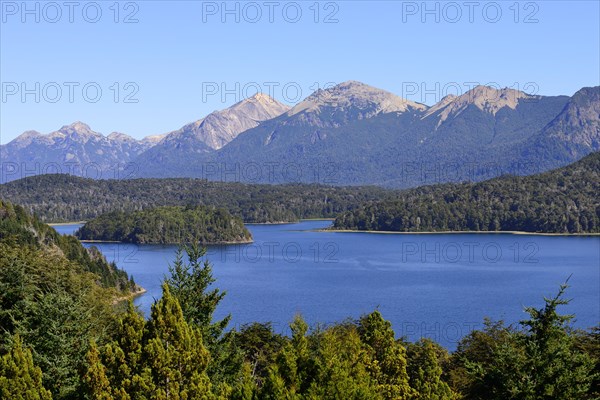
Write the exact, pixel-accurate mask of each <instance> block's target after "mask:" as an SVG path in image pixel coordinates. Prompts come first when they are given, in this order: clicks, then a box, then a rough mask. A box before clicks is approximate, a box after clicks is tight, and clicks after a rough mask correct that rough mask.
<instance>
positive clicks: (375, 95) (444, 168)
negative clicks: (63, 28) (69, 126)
mask: <svg viewBox="0 0 600 400" xmlns="http://www.w3.org/2000/svg"><path fill="white" fill-rule="evenodd" d="M568 101H569V97H567V96H550V97H546V96H533V95H528V94H526V93H523V92H519V91H516V90H512V89H502V90H497V89H494V88H490V87H483V86H478V87H476V88H474V89H472V90H470V91H469V92H467V93H465V94H463V95H461V96H448V97H445V98H444V99H442V100H441V101H440V102H439V103H438V104H436V105H434V106H433V107H430V108H428V107H426V106H424V105H422V104H418V103H414V102H411V101H408V100H405V99H401V98H399V97H396V96H394V95H392V94H390V93H388V92H385V91H383V90H380V89H375V88H372V87H369V86H367V85H364V84H362V83H358V82H346V83H343V84H340V85H338V86H335V87H333V88H331V89H326V90H320V91H318V92H316V93H314V94H313V95H311V96H309V97H308V98H307V99H306V100H304V101H303V102H301V103H299V104H298V105H296V106H295V107H293V108H292V109H291V110H290V111H288V112H287V113H285V114H282V115H281V116H279V117H277V118H274V119H272V120H269V121H266V122H264V123H263V124H261V125H260V126H258V127H256V128H253V129H250V130H248V131H246V132H244V133H243V134H241V135H239V136H238V137H237V138H236V139H234V140H232V141H231V143H229V144H228V145H227V146H225V147H223V148H222V149H220V150H219V151H216V152H212V153H210V154H208V153H205V154H202V155H198V156H196V157H192V158H188V160H187V161H188V162H187V164H186V165H185V166H184V167H183V168H177V169H173V168H170V165H169V164H168V163H165V164H162V172H161V175H160V176H180V175H183V176H203V175H202V173H203V172H204V171H202V170H201V168H202V166H204V165H211V166H213V167H214V166H219V168H222V171H221V174H220V175H219V174H215V176H218V177H220V178H222V179H238V180H242V181H252V182H263V183H280V182H290V181H291V182H306V183H312V182H318V183H327V184H340V185H342V184H351V185H364V184H375V185H382V186H390V187H411V186H417V185H421V184H430V183H437V182H445V181H462V180H482V179H487V178H491V177H494V176H498V175H501V174H504V173H517V174H528V173H534V172H538V171H539V170H538V169H536V168H537V167H536V165H530V164H526V165H525V167H523V166H522V165H523V164H524V163H523V160H522V159H521V157H519V149H520V148H521V147H520V146H521V145H523V144H524V143H527V141H528V140H529V139H530V138H532V137H534V136H535V135H536V134H539V133H540V132H541V131H542V129H544V127H545V126H546V125H547V124H548V123H549V122H550V121H552V120H553V119H554V118H555V117H556V116H557V115H558V114H559V113H560V112H561V110H562V109H563V108H564V107H565V105H566V103H567V102H568ZM588 152H589V151H588ZM585 154H587V153H585V152H582V153H581V156H583V155H585ZM249 166H251V167H252V168H250V167H249ZM553 166H556V165H552V166H550V167H553ZM244 169H247V170H250V169H251V170H252V171H251V172H252V174H250V173H246V174H245V173H244ZM148 176H150V175H148ZM205 177H206V178H209V179H210V178H211V177H210V176H205Z"/></svg>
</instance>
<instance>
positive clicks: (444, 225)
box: [334, 152, 600, 233]
mask: <svg viewBox="0 0 600 400" xmlns="http://www.w3.org/2000/svg"><path fill="white" fill-rule="evenodd" d="M334 229H351V230H372V231H397V232H427V231H524V232H551V233H584V232H592V233H598V232H600V153H599V152H597V153H594V154H591V155H589V156H587V157H585V158H584V159H582V160H580V161H578V162H576V163H574V164H571V165H569V166H567V167H564V168H559V169H556V170H553V171H549V172H546V173H543V174H538V175H532V176H529V177H515V176H505V177H500V178H495V179H491V180H489V181H485V182H481V183H477V184H445V185H434V186H428V187H422V188H418V189H413V190H408V191H405V192H401V193H400V195H399V196H398V198H397V199H396V200H393V201H380V202H368V203H366V204H364V205H363V206H362V207H360V208H357V209H355V210H352V211H348V212H345V213H342V214H341V215H340V216H338V217H337V218H336V220H335V223H334Z"/></svg>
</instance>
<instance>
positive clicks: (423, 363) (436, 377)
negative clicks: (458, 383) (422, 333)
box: [407, 339, 457, 400]
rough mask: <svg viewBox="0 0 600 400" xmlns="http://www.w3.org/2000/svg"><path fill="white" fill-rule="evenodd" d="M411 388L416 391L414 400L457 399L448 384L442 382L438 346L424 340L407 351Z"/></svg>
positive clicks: (412, 345)
mask: <svg viewBox="0 0 600 400" xmlns="http://www.w3.org/2000/svg"><path fill="white" fill-rule="evenodd" d="M407 357H408V367H407V371H408V374H409V379H410V386H411V387H412V388H413V389H414V390H415V391H416V395H415V397H413V399H414V400H452V399H455V398H457V397H456V394H454V393H452V391H451V390H450V387H449V386H448V384H446V383H445V382H444V381H442V379H441V377H442V367H441V366H440V364H439V362H438V356H437V352H436V344H435V343H433V342H432V341H431V340H428V339H422V340H420V341H419V342H417V343H414V344H411V345H409V347H408V350H407Z"/></svg>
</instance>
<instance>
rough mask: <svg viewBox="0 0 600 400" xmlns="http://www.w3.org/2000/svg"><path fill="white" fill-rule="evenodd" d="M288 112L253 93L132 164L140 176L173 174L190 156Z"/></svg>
mask: <svg viewBox="0 0 600 400" xmlns="http://www.w3.org/2000/svg"><path fill="white" fill-rule="evenodd" d="M288 110H289V107H288V106H286V105H284V104H282V103H280V102H278V101H277V100H275V99H273V98H271V97H269V96H267V95H265V94H263V93H257V94H256V95H254V96H252V97H249V98H247V99H244V100H242V101H240V102H238V103H236V104H234V105H233V106H231V107H229V108H226V109H224V110H221V111H214V112H212V113H211V114H209V115H207V116H206V117H205V118H202V119H200V120H198V121H196V122H192V123H190V124H187V125H185V126H183V127H182V128H181V129H179V130H176V131H174V132H171V133H168V134H167V135H166V136H165V137H164V138H163V139H162V140H161V141H160V142H159V143H158V144H157V145H156V146H154V147H153V148H152V149H150V150H148V151H146V152H145V153H144V154H142V155H141V156H139V157H138V158H137V159H136V160H135V162H136V164H137V166H138V167H139V170H140V171H141V173H142V174H143V175H144V176H152V175H158V174H161V171H162V170H163V168H164V167H165V166H168V168H169V169H171V170H174V171H177V170H180V169H181V168H185V166H186V165H187V164H188V162H189V161H190V159H193V158H194V156H196V155H198V154H203V153H210V152H212V151H214V150H219V149H220V148H222V147H223V146H225V145H226V144H227V143H229V142H231V141H232V140H233V139H235V138H236V137H237V136H238V135H239V134H240V133H242V132H244V131H246V130H248V129H251V128H254V127H256V126H258V125H259V124H260V123H261V122H263V121H266V120H269V119H271V118H274V117H277V116H279V115H281V114H283V113H284V112H286V111H288Z"/></svg>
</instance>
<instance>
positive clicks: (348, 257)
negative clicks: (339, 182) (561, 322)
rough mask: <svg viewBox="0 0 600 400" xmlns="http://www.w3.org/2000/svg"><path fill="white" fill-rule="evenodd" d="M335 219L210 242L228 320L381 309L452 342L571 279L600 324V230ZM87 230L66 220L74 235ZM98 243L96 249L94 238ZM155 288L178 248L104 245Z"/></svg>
mask: <svg viewBox="0 0 600 400" xmlns="http://www.w3.org/2000/svg"><path fill="white" fill-rule="evenodd" d="M330 224H331V222H330V221H302V222H300V223H297V224H282V225H251V224H249V225H247V227H248V229H249V230H250V231H251V232H252V235H253V237H254V240H255V242H254V243H252V244H244V245H226V246H210V247H209V248H208V259H209V260H210V261H211V262H212V264H213V270H214V276H215V278H216V279H217V281H216V286H217V287H219V288H220V289H222V290H226V291H227V296H226V297H225V299H224V300H223V302H222V303H221V305H220V306H219V308H218V310H217V315H216V317H218V318H221V317H223V316H224V315H227V314H229V313H230V314H231V315H232V323H231V325H230V326H235V327H239V326H240V325H242V324H244V323H249V322H254V321H259V322H266V321H272V322H273V326H274V328H275V330H276V331H278V332H280V333H288V332H289V331H288V328H287V324H288V323H289V322H290V321H291V320H292V318H293V316H294V315H295V314H297V313H301V314H302V315H303V316H304V318H305V319H306V320H307V322H308V323H309V324H316V323H325V324H327V323H332V322H336V321H342V320H344V319H346V318H348V317H351V318H358V317H359V316H360V315H361V314H364V313H368V312H371V311H373V310H374V309H379V310H380V311H381V313H382V314H383V316H384V317H385V318H386V319H388V320H390V321H391V322H392V325H393V328H394V330H395V332H396V334H397V336H399V337H400V336H406V337H407V338H408V339H410V340H416V339H418V338H420V337H429V338H432V339H434V340H436V341H438V342H439V343H441V344H443V345H444V346H446V347H448V348H449V349H454V348H455V347H456V344H457V342H458V340H459V339H460V338H461V337H462V336H464V335H466V334H467V333H468V332H469V331H470V330H472V329H480V328H482V327H483V319H484V317H486V316H487V317H490V318H492V319H494V320H498V319H503V320H505V321H506V322H509V323H515V322H518V321H520V320H522V319H525V318H527V314H526V313H524V312H523V307H524V306H535V307H541V306H543V304H544V303H543V296H547V297H549V296H554V295H555V294H556V293H557V291H558V288H559V285H560V284H561V283H563V282H564V281H565V280H566V279H567V278H568V277H569V276H571V279H570V281H569V284H570V285H571V287H570V288H569V289H568V291H567V297H568V298H570V299H572V301H571V303H570V304H569V305H568V306H565V307H562V308H559V312H561V313H572V314H576V317H577V318H576V321H575V323H574V325H575V326H577V327H582V328H587V327H590V326H593V325H596V324H598V322H599V320H600V237H598V236H539V235H511V234H487V233H481V234H427V235H425V234H420V235H419V234H402V235H395V234H373V233H342V232H318V231H316V230H317V229H321V228H324V227H327V226H329V225H330ZM79 226H80V225H58V226H55V227H54V228H55V229H56V230H57V231H59V232H60V233H62V234H70V233H73V232H74V231H75V230H76V229H77V228H78V227H79ZM85 245H86V246H90V245H91V244H89V243H86V244H85ZM94 245H95V246H97V247H98V248H99V249H100V251H101V252H102V253H103V254H104V255H105V256H106V258H107V259H108V260H109V261H115V262H116V264H117V265H118V266H119V267H120V268H123V269H124V270H126V271H127V272H128V273H129V274H132V275H133V276H134V278H135V281H136V282H137V283H138V284H139V285H141V286H143V287H144V288H145V289H146V290H147V293H145V294H144V295H142V296H140V297H138V298H137V299H136V300H135V304H136V305H138V306H139V307H140V308H141V310H142V311H143V312H144V313H145V314H146V315H148V313H149V310H150V305H151V304H152V302H153V301H154V299H156V298H158V297H160V294H161V290H160V284H161V281H162V279H163V277H164V276H165V274H166V273H168V265H169V263H170V262H172V261H173V259H174V254H175V250H176V247H175V246H162V245H131V244H113V243H95V244H94Z"/></svg>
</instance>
